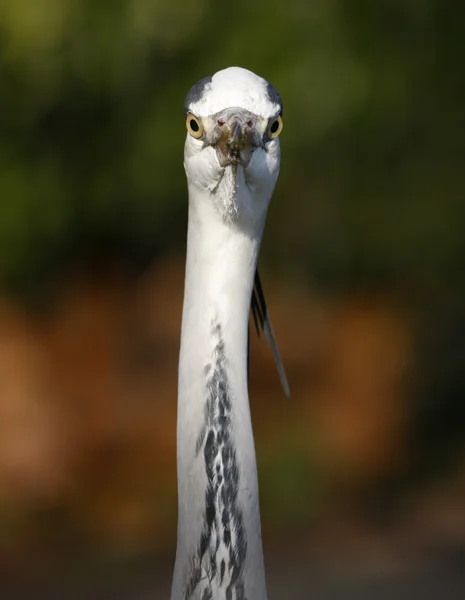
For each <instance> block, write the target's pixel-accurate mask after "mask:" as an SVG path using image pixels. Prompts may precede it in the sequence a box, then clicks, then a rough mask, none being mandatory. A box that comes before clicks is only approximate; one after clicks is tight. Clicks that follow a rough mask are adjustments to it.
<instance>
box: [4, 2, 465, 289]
mask: <svg viewBox="0 0 465 600" xmlns="http://www.w3.org/2000/svg"><path fill="white" fill-rule="evenodd" d="M464 39H465V10H464V5H463V3H462V2H460V0H422V1H420V0H380V1H378V2H372V3H369V2H364V1H362V0H348V1H342V0H313V1H312V2H302V1H301V0H288V1H287V2H278V1H275V0H273V1H271V2H270V1H267V2H264V1H263V0H257V1H256V2H246V1H245V0H238V1H236V2H234V3H233V4H231V3H229V4H226V3H222V4H218V3H217V2H213V1H211V0H210V1H209V0H189V1H187V0H184V1H178V2H172V1H170V0H112V1H111V2H110V1H109V0H99V1H96V0H79V1H78V0H35V1H34V2H25V1H22V0H2V1H1V2H0V132H1V136H0V278H1V280H2V281H3V282H4V284H12V283H15V282H16V283H18V282H19V283H22V284H24V283H25V282H28V281H35V280H37V279H38V278H39V280H40V277H42V276H43V274H44V273H45V272H46V271H47V269H49V268H50V266H51V265H53V264H56V263H59V262H60V260H62V257H63V256H66V255H67V253H68V252H69V251H70V250H72V249H73V248H82V247H83V246H85V245H86V244H89V243H94V242H95V241H96V240H97V241H98V242H99V243H100V242H101V243H105V244H107V243H109V244H113V245H114V246H115V247H117V248H119V249H122V251H123V252H130V253H133V254H135V255H136V256H139V257H146V258H149V259H150V258H152V257H153V256H154V255H155V254H156V253H158V252H161V251H164V250H165V249H166V248H167V247H175V246H176V245H178V244H182V243H183V240H184V235H185V212H186V201H185V197H186V191H185V181H184V173H183V169H182V153H183V138H184V135H185V132H184V122H183V113H182V105H183V99H184V96H185V94H186V92H187V90H188V89H189V87H190V86H191V85H192V84H193V83H194V82H195V81H196V80H198V79H199V78H201V77H203V76H205V75H207V74H211V73H213V72H215V71H216V70H219V69H221V68H224V67H226V66H230V65H234V64H238V65H242V66H245V67H247V68H249V69H251V70H254V71H256V72H258V73H259V74H261V75H263V76H264V77H266V78H267V79H269V80H270V81H272V82H273V83H274V84H275V85H276V87H277V88H278V89H279V90H280V92H281V95H282V97H283V99H284V107H285V112H284V116H285V129H284V133H283V135H282V147H283V164H282V173H281V178H280V181H279V184H278V188H277V192H276V195H275V199H274V202H273V208H272V212H271V215H270V219H269V226H268V230H267V236H266V243H265V245H264V253H265V258H266V259H267V260H268V261H270V262H271V263H273V264H275V265H277V266H279V264H281V265H282V266H283V267H284V265H286V268H289V265H290V264H293V265H294V267H293V269H294V270H295V274H296V275H298V274H299V273H303V274H304V276H306V275H305V274H306V273H308V272H311V273H312V274H313V275H314V276H316V277H317V279H319V280H320V281H322V282H324V281H334V280H336V281H344V280H346V279H347V278H350V279H351V281H352V280H355V279H356V278H361V279H362V280H363V281H370V280H373V278H376V279H379V278H381V279H384V278H385V277H392V276H394V277H395V278H397V277H403V276H404V275H405V274H406V273H407V274H412V273H421V274H426V275H427V276H429V275H430V274H433V275H434V276H437V275H440V277H443V276H449V275H451V276H453V277H455V275H456V274H457V273H458V272H459V269H460V268H461V264H462V257H463V256H464V254H465V236H463V234H462V223H464V222H465V202H464V190H465V169H464V158H465V147H464V146H465V142H464V132H465V71H464V69H463V62H464V58H465V44H464V43H463V40H464ZM291 261H292V262H291Z"/></svg>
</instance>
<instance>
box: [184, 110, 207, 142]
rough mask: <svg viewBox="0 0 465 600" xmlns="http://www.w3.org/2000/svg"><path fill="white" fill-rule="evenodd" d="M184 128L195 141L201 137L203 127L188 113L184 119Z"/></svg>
mask: <svg viewBox="0 0 465 600" xmlns="http://www.w3.org/2000/svg"><path fill="white" fill-rule="evenodd" d="M186 127H187V131H188V132H189V133H190V134H191V136H192V137H193V138H195V139H196V140H198V139H199V138H201V137H202V136H203V127H202V125H201V123H200V121H199V120H198V119H197V117H194V115H193V114H192V113H189V114H188V115H187V117H186Z"/></svg>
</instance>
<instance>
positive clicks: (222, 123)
mask: <svg viewBox="0 0 465 600" xmlns="http://www.w3.org/2000/svg"><path fill="white" fill-rule="evenodd" d="M218 125H219V126H220V127H223V125H224V121H222V120H221V119H218Z"/></svg>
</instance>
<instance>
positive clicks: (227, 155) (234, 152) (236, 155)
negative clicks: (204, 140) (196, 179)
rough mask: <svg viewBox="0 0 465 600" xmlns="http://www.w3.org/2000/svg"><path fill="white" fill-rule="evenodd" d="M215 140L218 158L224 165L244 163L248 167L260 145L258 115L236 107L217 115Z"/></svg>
mask: <svg viewBox="0 0 465 600" xmlns="http://www.w3.org/2000/svg"><path fill="white" fill-rule="evenodd" d="M215 118H216V125H215V133H216V136H215V137H217V139H216V142H215V147H216V152H217V156H218V160H219V162H220V165H221V166H222V167H226V166H228V165H242V166H243V167H247V166H248V164H249V162H250V159H251V158H252V154H253V152H254V150H255V149H256V147H257V146H258V145H259V139H260V136H259V134H258V131H257V127H256V126H257V116H256V115H254V114H253V113H251V112H249V111H247V110H244V109H240V108H236V109H227V110H226V111H223V112H222V113H219V114H218V115H215Z"/></svg>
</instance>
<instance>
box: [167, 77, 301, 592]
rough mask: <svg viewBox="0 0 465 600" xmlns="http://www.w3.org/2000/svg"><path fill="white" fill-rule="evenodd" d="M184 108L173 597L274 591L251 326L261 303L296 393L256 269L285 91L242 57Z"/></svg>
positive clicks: (200, 87)
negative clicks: (262, 506) (269, 580)
mask: <svg viewBox="0 0 465 600" xmlns="http://www.w3.org/2000/svg"><path fill="white" fill-rule="evenodd" d="M185 117H186V127H187V137H186V142H185V149H184V168H185V172H186V176H187V184H188V193H189V216H188V233H187V257H186V273H185V288H184V304H183V314H182V333H181V349H180V358H179V381H178V418H177V469H178V538H177V551H176V562H175V568H174V576H173V585H172V591H171V600H209V599H210V600H266V598H267V593H266V583H265V570H264V564H263V550H262V538H261V526H260V510H259V498H258V483H257V467H256V458H255V448H254V438H253V432H252V424H251V418H250V407H249V399H248V385H247V383H248V332H249V314H250V309H251V306H252V311H253V316H254V319H255V324H256V326H257V329H258V328H261V329H262V330H263V331H264V333H265V337H266V338H267V339H268V341H269V342H270V344H271V346H272V348H273V352H274V355H275V359H276V362H277V365H278V371H279V374H280V378H281V382H282V384H283V386H284V389H285V392H286V394H287V395H289V388H288V384H287V381H286V377H285V374H284V369H283V366H282V363H281V359H280V357H279V353H278V350H277V346H276V342H275V339H274V335H273V331H272V329H271V324H270V322H269V319H268V313H267V308H266V303H265V298H264V295H263V290H262V287H261V284H260V279H259V277H258V272H257V258H258V253H259V249H260V243H261V239H262V235H263V230H264V226H265V219H266V214H267V210H268V205H269V202H270V199H271V196H272V193H273V190H274V187H275V184H276V180H277V178H278V172H279V164H280V146H279V134H280V133H281V129H282V126H283V121H282V102H281V98H280V96H279V94H278V92H277V91H276V90H275V88H274V87H273V86H272V85H271V84H270V83H268V82H267V81H266V80H265V79H262V78H261V77H258V76H257V75H255V74H254V73H252V72H250V71H247V70H246V69H242V68H239V67H231V68H228V69H225V70H223V71H219V72H218V73H216V74H215V75H213V76H212V77H207V78H204V79H202V80H200V81H199V82H198V83H197V84H196V85H194V86H193V87H192V88H191V90H190V91H189V93H188V95H187V98H186V102H185Z"/></svg>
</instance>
